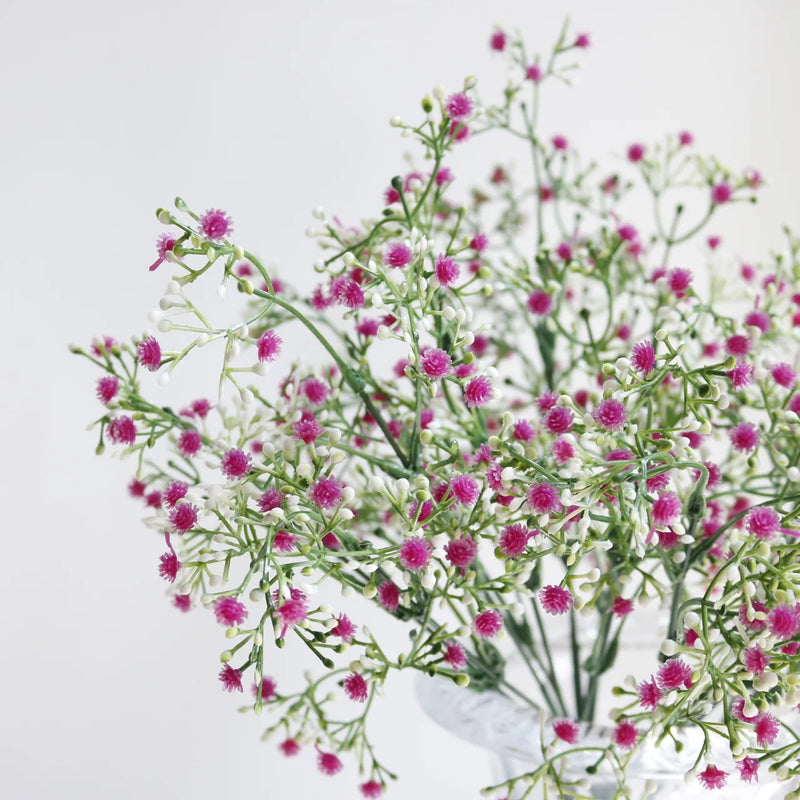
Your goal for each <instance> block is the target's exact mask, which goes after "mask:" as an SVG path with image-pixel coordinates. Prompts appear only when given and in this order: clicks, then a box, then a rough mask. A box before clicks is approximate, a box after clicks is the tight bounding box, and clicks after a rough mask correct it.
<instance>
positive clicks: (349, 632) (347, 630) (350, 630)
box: [330, 614, 358, 644]
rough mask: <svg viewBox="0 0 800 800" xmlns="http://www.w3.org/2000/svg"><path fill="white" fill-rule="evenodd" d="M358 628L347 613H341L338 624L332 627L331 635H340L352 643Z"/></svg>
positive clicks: (345, 640)
mask: <svg viewBox="0 0 800 800" xmlns="http://www.w3.org/2000/svg"><path fill="white" fill-rule="evenodd" d="M357 630H358V628H357V626H356V625H354V624H353V621H352V620H351V619H350V617H348V616H347V614H339V616H338V617H336V625H334V626H333V627H332V628H331V629H330V635H331V636H338V637H339V638H340V639H341V640H342V641H343V642H347V644H350V642H352V641H353V637H354V636H355V635H356V631H357Z"/></svg>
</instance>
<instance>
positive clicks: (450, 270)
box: [436, 253, 461, 286]
mask: <svg viewBox="0 0 800 800" xmlns="http://www.w3.org/2000/svg"><path fill="white" fill-rule="evenodd" d="M460 274H461V268H460V267H459V266H458V264H456V261H455V259H454V258H451V257H450V256H446V255H445V254H444V253H439V255H438V256H436V277H437V278H438V280H439V283H441V284H442V286H452V285H453V284H454V283H455V282H456V281H457V280H458V276H459V275H460Z"/></svg>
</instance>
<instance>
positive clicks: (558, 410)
mask: <svg viewBox="0 0 800 800" xmlns="http://www.w3.org/2000/svg"><path fill="white" fill-rule="evenodd" d="M574 424H575V421H574V418H573V415H572V411H571V410H570V409H569V408H567V407H566V406H556V407H555V408H551V409H550V410H549V411H548V412H547V414H546V416H545V418H544V426H545V428H547V431H548V433H552V434H556V435H557V434H560V433H569V431H571V430H572V428H573V426H574Z"/></svg>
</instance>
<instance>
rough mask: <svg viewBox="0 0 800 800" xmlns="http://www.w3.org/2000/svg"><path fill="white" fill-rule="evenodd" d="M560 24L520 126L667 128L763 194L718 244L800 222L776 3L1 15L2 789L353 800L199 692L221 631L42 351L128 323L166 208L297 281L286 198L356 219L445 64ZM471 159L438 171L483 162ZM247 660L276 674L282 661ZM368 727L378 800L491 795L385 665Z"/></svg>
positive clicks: (123, 0)
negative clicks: (387, 678) (495, 33)
mask: <svg viewBox="0 0 800 800" xmlns="http://www.w3.org/2000/svg"><path fill="white" fill-rule="evenodd" d="M566 14H569V15H570V16H571V18H572V20H573V26H574V27H573V30H574V31H576V32H577V31H581V32H587V33H589V34H590V36H591V41H592V46H591V48H590V49H589V50H588V51H587V52H586V53H584V54H581V59H580V60H581V62H582V63H583V68H582V69H581V71H580V73H579V74H578V75H577V76H576V86H575V88H573V89H572V90H566V89H565V90H563V91H561V90H559V91H553V92H549V93H548V97H547V99H546V104H545V107H544V111H543V125H544V130H545V131H551V132H552V133H563V134H565V135H566V136H568V137H569V139H570V141H571V142H572V143H574V145H575V146H577V147H578V148H579V149H581V150H583V151H584V152H586V153H588V154H589V155H590V156H592V157H600V156H602V157H604V158H605V159H606V163H607V164H608V165H609V168H611V169H616V168H618V167H619V166H620V165H621V164H622V162H623V156H624V152H625V149H626V147H627V145H628V144H630V143H631V142H632V141H637V140H638V141H643V142H645V143H650V142H654V141H656V140H658V139H659V138H660V137H663V135H664V134H665V133H666V132H672V133H675V132H677V131H679V130H681V129H688V130H690V131H692V133H693V134H694V135H695V138H696V141H697V146H698V148H699V149H700V150H702V151H703V152H714V153H716V154H717V155H719V156H720V158H721V159H722V160H723V162H724V163H727V164H730V165H732V166H735V167H736V168H739V169H742V168H745V167H748V166H752V167H757V168H758V169H759V170H761V172H762V173H763V175H764V176H765V178H766V181H767V183H768V185H767V186H766V187H765V188H764V190H763V192H762V200H761V202H760V204H759V205H758V206H757V207H756V208H747V209H739V208H737V209H730V210H729V213H726V214H721V215H719V218H718V219H715V226H714V232H716V233H718V234H720V235H721V236H722V237H723V249H722V251H721V254H720V255H719V256H718V257H719V258H723V259H728V260H729V261H730V263H731V264H732V265H735V264H736V263H737V259H738V258H741V259H745V260H758V259H759V258H760V257H762V256H763V255H764V254H765V253H766V252H767V250H768V249H769V248H770V247H772V246H775V247H779V246H780V244H781V241H780V236H781V233H780V226H781V224H782V223H790V224H795V225H797V224H798V222H800V208H798V203H797V187H798V185H800V161H799V160H798V155H797V130H798V124H799V123H800V119H799V118H798V110H797V103H796V97H797V82H798V77H800V49H798V47H797V31H798V30H800V4H799V3H797V2H795V1H794V0H771V2H769V3H764V2H759V3H757V2H755V1H754V0H753V1H752V2H743V1H742V0H713V2H712V1H710V0H707V1H706V2H697V0H673V1H672V2H669V3H643V2H641V1H640V0H626V1H625V2H597V0H591V1H587V2H578V1H577V0H575V1H574V2H568V3H557V2H552V1H551V2H542V1H541V0H519V1H516V0H514V1H512V0H493V1H492V2H478V1H477V0H406V1H403V0H396V1H395V2H383V0H371V2H370V1H367V2H360V1H357V0H339V2H324V1H323V0H304V2H295V3H290V2H280V3H278V2H271V0H260V1H258V2H256V0H252V1H251V2H241V1H237V0H229V2H225V3H223V2H219V0H217V1H216V2H212V0H185V1H184V2H178V1H174V0H137V2H128V0H116V1H115V2H108V1H107V0H103V1H101V0H90V1H89V2H86V1H85V0H72V2H69V3H67V2H60V1H59V0H50V1H49V2H47V1H45V2H42V0H0V100H1V101H2V123H1V124H0V235H2V238H3V244H2V246H0V274H1V275H2V288H0V312H1V313H0V325H1V326H2V339H1V340H0V341H2V365H3V370H2V373H0V374H1V375H2V377H1V378H0V381H2V395H0V396H1V397H2V401H1V407H2V415H0V443H2V453H3V457H2V460H0V471H1V473H2V480H1V481H0V487H2V497H3V500H4V503H3V506H2V508H3V512H4V516H3V523H2V526H0V536H2V547H0V589H2V602H0V636H2V658H0V692H2V706H0V796H2V797H6V798H14V799H15V800H23V799H24V800H28V799H29V798H51V797H58V798H60V799H61V800H68V799H70V798H82V799H83V800H95V799H97V800H100V798H106V797H114V798H118V800H128V799H131V800H132V799H133V798H142V797H150V798H161V797H164V798H168V797H177V796H182V797H183V796H185V797H192V798H193V799H194V800H211V799H212V798H214V799H215V800H216V798H220V797H250V798H279V797H287V798H302V797H317V796H318V797H325V798H326V799H327V800H334V798H348V797H356V796H358V795H357V790H356V788H355V786H356V782H357V775H356V773H355V770H354V769H353V767H352V764H350V763H348V766H347V769H346V770H345V772H344V773H342V774H341V775H339V776H337V777H334V778H330V777H325V776H322V775H321V774H319V773H318V772H317V771H316V769H315V767H314V761H313V758H312V755H311V754H310V753H305V754H303V755H301V756H299V757H298V758H297V759H295V760H294V761H286V760H285V759H283V758H282V757H281V756H280V755H279V754H278V753H277V751H276V750H275V747H274V744H273V743H266V744H265V743H262V742H261V741H260V739H259V734H260V731H261V729H262V728H263V724H264V721H263V718H262V720H256V719H255V718H253V717H252V716H243V715H239V714H237V713H236V710H235V709H236V707H237V705H238V703H237V701H236V699H235V698H232V697H231V696H229V695H226V694H223V693H222V692H221V691H220V690H219V686H218V684H217V681H216V674H217V671H218V669H219V665H218V661H217V657H218V653H219V652H220V651H221V650H222V649H224V647H225V640H224V638H223V637H222V631H221V629H220V628H219V626H217V625H216V623H215V622H214V620H213V618H212V617H211V615H209V614H206V613H203V612H199V611H196V612H194V613H192V614H189V615H186V616H184V615H181V614H180V613H179V612H177V611H175V610H174V609H173V608H172V607H171V606H170V604H169V602H168V599H167V597H166V595H165V591H164V584H163V582H162V581H161V580H160V579H159V578H158V576H157V574H156V564H157V559H158V556H159V555H160V553H161V550H162V545H161V542H159V540H158V539H157V538H156V537H154V536H153V535H152V533H150V532H148V531H147V530H145V529H144V528H143V527H142V526H141V524H140V522H139V513H140V507H139V506H138V505H137V504H136V503H135V502H134V501H132V500H131V499H130V498H128V497H127V494H126V491H125V487H126V484H127V482H128V480H129V478H130V476H131V475H132V473H133V465H132V464H127V463H123V462H119V461H115V460H112V459H110V458H108V457H105V458H102V459H101V458H97V457H95V456H94V454H93V451H94V446H95V442H96V439H95V433H94V432H87V431H86V425H87V424H88V423H89V422H90V421H92V420H93V419H94V418H95V417H96V416H98V415H99V414H100V407H99V405H98V403H97V401H96V399H95V397H94V383H95V380H96V378H97V375H96V374H95V373H94V372H93V371H92V370H91V369H90V367H89V366H88V365H87V364H85V363H81V362H80V361H79V360H78V359H77V358H75V357H74V356H71V355H69V353H68V351H67V344H68V343H79V344H82V345H84V346H85V345H86V344H88V343H89V342H90V341H91V338H92V337H93V336H95V335H98V334H111V335H114V336H116V337H118V338H122V337H127V336H130V335H132V334H140V333H141V331H142V330H144V329H145V328H146V327H147V326H148V325H149V323H148V320H147V312H148V311H149V309H151V308H152V307H153V305H154V303H155V302H156V300H157V298H158V297H159V296H160V294H161V292H162V291H163V288H164V284H165V282H166V279H167V277H168V276H167V274H166V273H165V272H163V271H162V272H158V273H154V274H150V273H148V271H147V266H148V265H149V264H150V262H151V261H152V260H153V258H154V241H155V238H156V236H157V235H158V234H159V233H160V228H159V226H158V224H157V221H156V219H155V215H154V213H153V212H154V209H155V208H156V207H157V206H160V205H166V204H168V203H170V202H171V200H172V198H173V197H174V195H176V194H181V195H182V196H184V197H185V198H186V199H187V201H189V202H190V204H191V205H192V206H193V207H194V208H196V209H199V210H203V209H205V208H209V207H220V208H224V209H226V210H227V211H228V212H229V213H230V214H231V215H232V216H233V218H234V220H235V225H236V228H235V230H236V239H237V240H238V241H240V242H242V243H245V244H246V245H247V246H248V247H249V248H250V249H252V250H253V251H255V252H257V253H260V254H261V255H262V256H263V258H264V260H265V261H267V262H268V263H270V264H275V265H277V267H278V271H279V274H281V275H283V276H284V277H287V278H290V279H291V280H292V281H294V282H295V283H296V284H297V285H300V286H305V287H309V286H311V285H312V282H313V280H314V275H313V271H312V264H313V261H314V259H315V258H316V252H315V250H314V246H313V243H312V242H311V241H309V240H308V239H307V238H306V237H305V229H306V228H307V226H308V225H309V224H310V222H311V217H310V211H311V209H312V208H313V207H314V206H317V205H322V206H324V207H325V208H327V209H329V210H330V211H331V212H335V213H337V214H339V215H341V217H342V218H343V219H345V220H354V221H357V220H358V219H359V218H360V217H361V216H369V215H375V214H377V213H379V211H380V208H381V204H382V192H383V190H384V189H385V187H386V186H387V185H388V181H389V179H390V178H391V176H392V175H395V174H397V173H400V172H404V171H406V169H407V164H406V162H405V161H404V160H403V154H404V152H405V151H406V150H407V149H408V144H409V143H408V142H407V141H406V140H403V139H401V138H400V137H399V136H398V132H397V130H396V129H394V128H391V127H389V125H388V120H389V118H390V117H391V116H392V115H395V114H397V115H400V116H401V117H403V118H404V119H408V120H416V119H418V118H419V117H420V116H421V111H420V106H419V102H420V99H421V98H422V96H423V95H425V94H426V93H428V92H430V91H431V89H432V88H433V87H434V86H435V85H439V84H440V85H442V86H444V87H445V88H446V90H447V91H452V90H456V89H458V88H460V86H461V85H462V82H463V79H464V77H465V76H466V75H469V74H475V75H478V76H480V84H479V89H480V91H481V93H482V94H483V95H485V96H486V97H489V96H491V92H492V87H495V88H496V87H498V86H500V85H501V83H502V81H503V77H504V66H503V65H502V62H501V60H499V59H498V58H497V57H495V56H493V55H492V54H491V53H490V51H489V48H488V38H489V35H490V33H491V31H492V28H493V26H494V25H500V26H502V27H505V28H508V29H510V28H512V27H515V26H516V27H518V28H519V29H520V30H521V31H523V32H524V33H525V35H526V37H527V41H528V44H529V48H530V49H531V50H533V51H544V50H545V49H546V48H548V47H549V46H550V45H551V43H552V42H553V41H554V37H555V36H556V34H557V32H558V29H559V27H560V25H561V23H562V20H563V18H564V16H565V15H566ZM470 147H471V146H470V144H466V145H464V146H463V149H462V150H461V152H460V153H459V154H458V157H457V159H454V163H453V168H454V171H455V172H456V174H457V175H458V176H459V177H461V176H465V177H470V176H473V177H478V178H483V177H485V176H486V175H487V174H488V170H489V168H490V166H492V165H493V162H494V161H497V160H501V161H504V160H507V158H506V154H505V153H504V152H502V151H501V152H497V151H495V152H494V155H493V156H492V155H489V154H488V151H487V150H486V148H485V147H484V146H483V145H480V146H478V145H477V144H476V146H475V149H474V150H471V149H470ZM509 157H511V158H513V156H509ZM683 257H684V258H685V259H686V261H685V262H684V265H685V266H689V267H690V268H691V267H692V266H693V265H694V262H693V259H695V260H698V259H699V257H700V253H699V252H698V253H692V252H691V251H690V252H688V253H686V254H684V256H683ZM736 274H737V273H736V270H735V269H732V270H731V276H732V277H731V280H733V281H735V280H736ZM187 399H190V398H187ZM273 666H274V670H273V672H274V673H275V675H276V676H278V678H279V679H280V680H283V681H287V682H288V681H291V680H292V679H293V678H296V677H298V676H299V674H300V673H301V672H302V670H303V669H304V668H305V666H306V664H305V662H302V661H300V660H299V659H297V657H296V654H292V653H290V654H287V657H286V658H285V659H284V660H282V661H279V660H277V659H276V661H275V663H274V665H273ZM373 730H374V740H375V742H376V744H377V746H378V748H379V752H381V753H382V754H383V758H384V761H386V762H387V763H388V764H389V765H391V766H392V767H394V768H395V769H396V770H397V771H398V772H400V773H401V776H402V777H401V780H400V782H399V783H398V784H397V785H396V786H395V787H394V788H393V789H392V792H391V794H390V796H391V797H395V798H427V797H433V796H435V797H437V798H464V797H477V796H478V794H477V792H478V788H479V787H480V786H482V785H485V783H486V782H487V781H488V780H489V779H490V764H489V759H488V757H486V756H485V755H484V754H483V753H482V752H481V751H479V750H478V749H477V748H473V747H471V746H469V745H467V744H464V743H462V742H460V741H459V740H458V739H456V738H453V737H451V736H450V735H448V734H446V733H445V732H443V731H442V730H440V729H438V728H437V727H436V726H435V725H434V724H433V723H432V722H430V721H428V720H427V719H426V718H425V717H424V715H423V714H422V712H421V711H420V710H419V709H418V708H417V706H416V704H415V702H414V698H413V681H412V679H411V677H410V676H405V675H402V676H399V677H398V678H396V679H395V680H393V682H392V684H391V685H390V687H389V691H388V692H387V694H386V696H385V697H384V698H383V699H382V700H381V702H380V703H379V705H378V709H377V713H376V718H375V721H374V723H373Z"/></svg>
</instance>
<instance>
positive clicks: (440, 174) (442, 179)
mask: <svg viewBox="0 0 800 800" xmlns="http://www.w3.org/2000/svg"><path fill="white" fill-rule="evenodd" d="M434 180H435V181H436V185H437V186H444V185H445V184H446V183H452V181H454V180H455V176H454V175H453V172H452V170H451V169H450V167H440V168H439V169H438V170H437V172H436V177H435V178H434Z"/></svg>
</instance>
